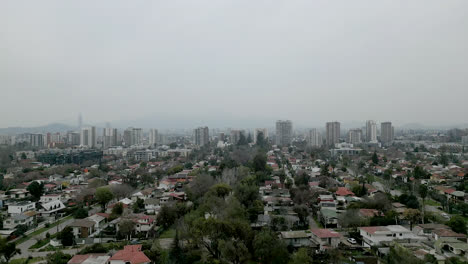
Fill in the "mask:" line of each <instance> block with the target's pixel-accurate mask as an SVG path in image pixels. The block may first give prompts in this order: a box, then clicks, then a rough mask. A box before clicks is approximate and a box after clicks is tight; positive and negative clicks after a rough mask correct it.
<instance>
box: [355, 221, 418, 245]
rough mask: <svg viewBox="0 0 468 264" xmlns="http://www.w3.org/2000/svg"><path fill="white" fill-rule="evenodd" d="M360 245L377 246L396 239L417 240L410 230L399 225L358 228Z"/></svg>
mask: <svg viewBox="0 0 468 264" xmlns="http://www.w3.org/2000/svg"><path fill="white" fill-rule="evenodd" d="M359 230H360V234H361V236H362V243H363V246H365V247H371V246H378V245H380V244H382V243H384V242H391V241H393V240H396V239H418V238H421V237H418V236H416V235H415V234H413V233H412V232H411V231H410V230H408V229H406V228H404V227H403V226H401V225H389V226H366V227H360V228H359Z"/></svg>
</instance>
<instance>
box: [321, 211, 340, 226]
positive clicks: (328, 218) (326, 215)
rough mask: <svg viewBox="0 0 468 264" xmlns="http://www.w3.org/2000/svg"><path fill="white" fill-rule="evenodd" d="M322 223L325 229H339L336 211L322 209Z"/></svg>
mask: <svg viewBox="0 0 468 264" xmlns="http://www.w3.org/2000/svg"><path fill="white" fill-rule="evenodd" d="M320 222H321V223H322V224H323V226H325V227H337V226H338V214H337V213H336V210H331V209H328V207H327V208H322V209H320Z"/></svg>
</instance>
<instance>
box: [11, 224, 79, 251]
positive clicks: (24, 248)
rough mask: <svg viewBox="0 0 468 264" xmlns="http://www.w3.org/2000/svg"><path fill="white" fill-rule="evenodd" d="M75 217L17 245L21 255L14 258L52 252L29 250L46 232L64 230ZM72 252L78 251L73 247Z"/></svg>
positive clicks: (52, 232)
mask: <svg viewBox="0 0 468 264" xmlns="http://www.w3.org/2000/svg"><path fill="white" fill-rule="evenodd" d="M73 220H74V219H73V218H72V219H68V220H67V221H65V222H63V223H61V224H60V225H57V226H55V227H53V228H51V229H49V230H48V231H46V232H43V233H41V234H39V235H37V236H35V237H32V238H31V239H29V240H27V241H25V242H23V243H21V244H19V245H17V247H18V248H19V249H21V255H15V256H14V257H13V258H14V259H16V258H27V257H28V256H32V257H44V256H46V255H47V254H50V253H51V252H31V251H29V247H31V246H32V245H34V244H35V243H36V242H37V241H38V240H41V239H44V238H45V236H46V233H47V232H49V234H51V235H53V234H55V233H57V232H60V231H62V230H63V229H64V228H65V227H66V226H67V225H68V224H70V223H71V222H73ZM67 251H68V250H64V252H67ZM69 251H70V252H74V253H76V252H77V250H76V249H71V250H69Z"/></svg>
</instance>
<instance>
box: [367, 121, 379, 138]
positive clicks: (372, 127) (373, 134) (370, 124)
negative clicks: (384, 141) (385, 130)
mask: <svg viewBox="0 0 468 264" xmlns="http://www.w3.org/2000/svg"><path fill="white" fill-rule="evenodd" d="M366 141H367V142H372V143H375V142H377V123H375V121H374V120H368V121H367V122H366Z"/></svg>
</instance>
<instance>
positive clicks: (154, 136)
mask: <svg viewBox="0 0 468 264" xmlns="http://www.w3.org/2000/svg"><path fill="white" fill-rule="evenodd" d="M158 139H159V136H158V130H157V129H150V131H149V144H150V146H155V145H156V144H158V141H159V140H158Z"/></svg>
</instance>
